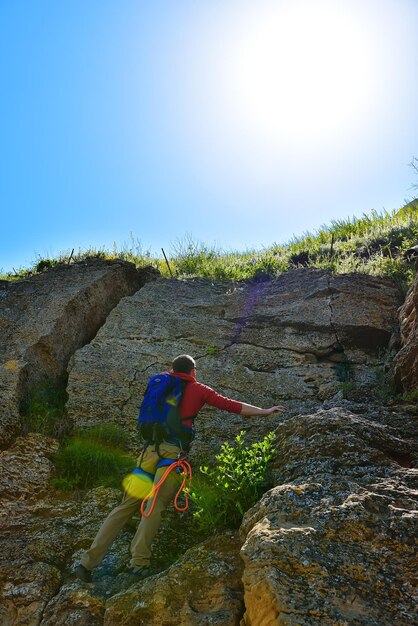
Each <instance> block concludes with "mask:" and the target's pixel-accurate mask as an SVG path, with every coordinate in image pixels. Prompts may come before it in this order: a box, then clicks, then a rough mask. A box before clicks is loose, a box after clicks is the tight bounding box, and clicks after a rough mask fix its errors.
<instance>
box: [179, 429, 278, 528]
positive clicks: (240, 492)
mask: <svg viewBox="0 0 418 626" xmlns="http://www.w3.org/2000/svg"><path fill="white" fill-rule="evenodd" d="M273 444H274V434H273V433H269V434H268V435H266V437H264V439H263V440H262V441H261V442H257V443H253V444H245V443H244V431H241V433H240V434H239V435H237V437H236V438H235V445H231V444H229V443H227V442H225V443H224V444H223V445H222V447H221V452H220V453H219V454H218V455H217V456H216V457H215V458H216V464H215V467H213V468H209V467H201V468H200V474H197V475H195V477H194V478H193V488H192V492H191V494H190V497H191V500H192V502H193V504H194V511H193V518H194V521H195V523H196V525H197V527H198V529H199V530H201V531H204V532H209V531H214V530H222V529H224V528H238V527H239V525H240V523H241V520H242V516H243V515H244V513H245V511H247V510H248V509H249V508H250V507H252V506H253V505H254V504H255V503H256V502H257V500H259V498H260V496H261V494H262V493H263V492H264V491H266V490H267V489H268V487H269V467H268V462H269V461H270V459H271V458H272V456H273V452H274V446H273Z"/></svg>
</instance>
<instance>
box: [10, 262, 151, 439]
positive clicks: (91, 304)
mask: <svg viewBox="0 0 418 626" xmlns="http://www.w3.org/2000/svg"><path fill="white" fill-rule="evenodd" d="M143 283H144V278H143V276H142V274H141V272H139V271H138V270H136V268H135V266H134V265H133V264H132V263H125V262H123V261H120V262H114V261H108V262H106V261H96V262H92V261H90V262H84V263H77V264H74V265H70V266H61V267H57V268H56V269H52V270H50V271H48V272H45V273H43V274H38V275H36V276H33V277H31V278H28V279H25V280H20V281H17V282H15V283H13V282H12V283H6V282H4V283H3V284H2V285H0V334H1V342H0V398H1V413H0V449H1V448H4V447H6V446H7V445H9V444H10V443H11V442H12V441H13V440H14V439H15V437H16V436H17V435H18V434H19V433H20V432H21V418H20V408H21V403H22V401H23V400H24V399H25V396H26V394H27V392H28V390H29V389H30V388H31V387H32V386H33V385H36V384H37V383H39V382H41V381H44V380H49V381H56V380H58V379H60V378H63V377H65V376H66V368H67V364H68V360H69V358H70V356H71V355H72V354H73V352H74V351H75V350H76V349H77V348H80V347H81V346H83V345H84V344H86V343H88V342H89V341H91V339H92V338H93V337H94V335H95V334H96V332H97V331H98V329H99V328H100V326H101V325H102V324H103V322H104V321H105V319H106V317H107V315H108V314H109V312H110V311H111V309H112V308H113V307H114V306H115V305H116V304H117V303H118V302H119V300H120V299H121V298H122V297H123V296H127V295H130V294H132V293H134V292H135V291H137V290H138V289H139V288H140V286H141V285H142V284H143Z"/></svg>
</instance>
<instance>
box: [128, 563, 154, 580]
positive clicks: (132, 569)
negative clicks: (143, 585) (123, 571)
mask: <svg viewBox="0 0 418 626" xmlns="http://www.w3.org/2000/svg"><path fill="white" fill-rule="evenodd" d="M128 572H129V573H130V574H133V575H134V576H135V578H136V579H137V580H143V579H144V578H149V577H150V576H155V574H158V573H159V572H160V570H158V569H157V568H156V567H151V565H129V566H128Z"/></svg>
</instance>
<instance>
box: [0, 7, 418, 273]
mask: <svg viewBox="0 0 418 626" xmlns="http://www.w3.org/2000/svg"><path fill="white" fill-rule="evenodd" d="M0 53H1V54H0V78H1V85H2V97H1V99H0V125H1V126H0V137H1V143H0V203H1V204H0V206H1V230H0V269H3V271H9V270H11V269H12V267H14V268H16V269H17V268H19V267H27V266H28V265H30V264H31V263H32V262H34V261H35V260H36V258H38V257H45V256H50V255H57V254H59V253H60V252H64V251H67V250H71V249H72V248H75V249H78V248H80V247H81V248H89V247H91V246H93V247H103V246H105V247H109V248H112V247H113V243H114V242H116V243H117V244H118V245H119V246H123V245H124V243H125V242H129V239H130V236H131V233H132V234H133V236H134V237H135V238H137V239H139V240H140V241H141V243H142V247H143V249H144V250H151V252H152V253H155V254H158V253H159V252H160V248H161V247H164V248H165V249H166V250H167V251H168V252H170V250H173V245H175V242H176V241H178V240H181V239H182V238H184V237H185V235H186V234H188V233H189V234H191V235H192V237H193V238H194V239H196V240H200V241H205V242H206V243H208V244H210V245H211V244H216V245H218V246H219V247H221V248H224V249H238V250H246V249H254V248H256V249H261V248H263V247H267V246H269V245H271V244H272V243H274V242H276V243H284V242H285V241H287V240H289V239H290V238H291V237H292V235H298V234H302V233H303V232H305V231H307V230H314V229H316V228H318V227H320V226H321V225H322V224H326V223H329V222H330V220H331V219H338V218H347V217H351V216H361V215H362V214H363V213H367V212H370V211H371V210H372V209H376V210H378V211H380V210H382V209H383V208H386V209H392V208H398V207H400V206H401V205H402V204H403V203H404V201H405V200H407V199H411V198H412V197H413V195H414V192H413V191H412V190H411V189H410V187H411V185H412V183H414V182H418V181H417V180H416V176H414V172H413V171H412V169H411V168H410V167H408V163H409V162H410V161H411V159H412V158H413V157H415V156H418V115H417V113H416V109H417V105H416V103H417V96H418V80H417V78H418V76H417V73H418V70H417V62H416V60H417V59H418V2H417V1H416V0H361V1H360V0H275V1H273V0H259V1H258V2H250V1H249V0H222V1H220V0H200V1H199V2H197V1H196V0H194V1H192V0H170V1H169V0H166V1H163V0H160V1H159V0H153V1H152V2H146V1H141V0H136V1H135V2H134V1H131V0H124V1H122V2H116V1H115V0H114V1H110V0H101V1H100V2H99V1H96V0H89V1H88V2H81V1H77V0H73V1H72V2H68V1H65V0H63V1H62V2H56V1H46V0H38V1H37V2H29V1H24V0H13V2H11V1H10V2H9V1H7V0H2V1H0Z"/></svg>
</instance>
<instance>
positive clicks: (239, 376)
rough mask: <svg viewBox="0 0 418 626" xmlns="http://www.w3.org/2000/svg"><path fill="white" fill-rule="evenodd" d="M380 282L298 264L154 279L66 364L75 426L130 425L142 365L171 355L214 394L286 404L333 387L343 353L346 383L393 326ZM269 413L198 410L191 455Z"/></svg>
mask: <svg viewBox="0 0 418 626" xmlns="http://www.w3.org/2000/svg"><path fill="white" fill-rule="evenodd" d="M398 305H399V293H398V291H397V288H396V287H395V286H394V284H393V283H392V281H388V280H381V279H377V278H373V277H370V276H361V275H353V276H331V275H329V274H327V273H325V272H320V271H313V270H306V271H294V272H289V273H288V274H284V275H283V276H281V277H279V278H278V279H277V280H274V281H272V282H263V283H250V284H245V285H243V284H236V285H235V284H232V283H220V282H217V283H212V282H210V281H206V280H192V281H175V280H170V281H167V280H161V281H157V282H154V283H152V284H148V285H146V286H145V287H144V288H143V289H141V291H139V292H137V293H136V294H135V295H134V296H132V297H130V298H126V299H124V300H123V301H122V302H121V303H120V304H119V305H118V306H117V307H116V308H115V309H114V310H113V311H112V313H111V314H110V315H109V317H108V319H107V321H106V324H105V325H104V326H103V327H102V328H101V329H100V331H99V333H98V334H97V336H96V337H95V339H94V340H93V341H92V342H91V343H90V344H89V345H88V346H85V347H84V348H82V349H81V350H78V351H77V352H76V354H75V355H74V358H73V359H72V360H71V362H70V365H69V383H68V393H69V401H68V413H69V416H70V418H71V419H72V420H73V422H74V423H75V424H76V425H78V426H92V425H94V424H97V423H100V422H102V421H114V422H117V423H119V424H121V425H123V426H124V427H125V428H131V429H134V428H135V415H136V414H137V412H138V408H139V405H140V402H141V397H142V394H143V391H144V389H145V386H146V383H147V380H148V378H149V376H150V375H152V374H154V373H157V372H158V371H161V370H162V369H166V368H169V366H170V362H171V359H172V358H173V357H174V356H176V355H177V354H180V353H190V354H192V355H194V356H195V357H196V359H197V363H198V378H199V379H200V380H202V381H203V382H205V383H206V384H208V385H210V386H213V387H215V388H216V389H217V390H219V391H220V392H221V393H225V394H226V395H229V396H231V397H235V398H238V399H241V400H243V401H246V402H249V403H251V404H256V405H259V406H269V405H271V404H276V403H281V402H286V404H287V405H288V406H289V408H290V410H291V411H294V412H298V411H300V410H301V409H304V410H306V407H307V406H308V407H309V406H310V407H314V406H319V405H320V403H321V401H323V400H325V399H327V398H329V397H333V396H335V395H336V394H338V393H340V395H341V391H340V386H341V384H340V378H341V372H338V368H339V369H340V370H341V368H343V369H344V367H347V363H349V364H350V368H351V375H352V377H353V379H354V383H355V384H357V386H358V392H359V393H360V392H361V390H363V392H364V393H370V387H371V385H373V384H374V382H375V374H374V371H373V368H372V366H373V365H374V364H376V363H377V361H378V357H377V354H378V352H379V351H380V350H381V349H382V348H384V347H386V346H387V345H388V343H389V341H390V338H391V335H392V333H393V332H394V331H395V330H396V327H397V315H396V310H397V307H398ZM279 421H280V419H279V418H277V417H273V418H270V419H268V420H263V421H260V420H248V419H243V418H241V417H239V416H232V415H228V416H227V417H225V413H222V412H219V411H216V410H213V409H211V408H207V409H205V410H204V411H202V412H201V414H200V415H199V419H198V436H197V439H196V441H195V444H194V451H193V455H195V456H196V457H199V458H200V459H202V458H203V457H204V456H208V455H210V454H212V453H213V451H216V449H217V446H219V443H220V442H221V441H224V440H225V439H231V438H233V437H234V436H235V435H236V434H237V432H238V431H239V430H240V429H242V428H245V429H248V430H250V431H252V432H253V433H254V434H255V433H257V436H258V437H260V436H261V435H263V434H264V433H265V432H267V431H268V430H271V429H272V428H274V427H275V426H276V425H277V424H278V422H279Z"/></svg>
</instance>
